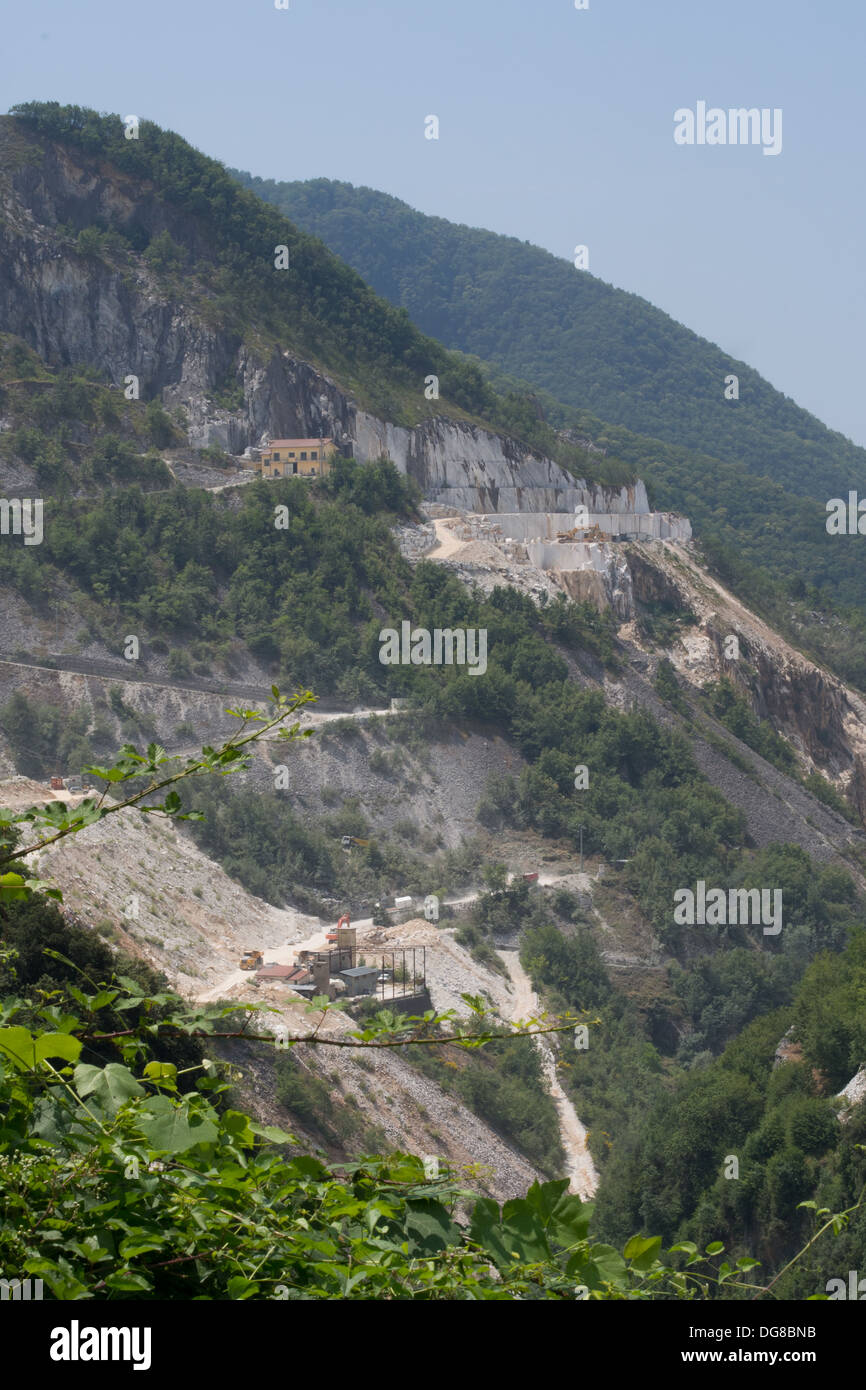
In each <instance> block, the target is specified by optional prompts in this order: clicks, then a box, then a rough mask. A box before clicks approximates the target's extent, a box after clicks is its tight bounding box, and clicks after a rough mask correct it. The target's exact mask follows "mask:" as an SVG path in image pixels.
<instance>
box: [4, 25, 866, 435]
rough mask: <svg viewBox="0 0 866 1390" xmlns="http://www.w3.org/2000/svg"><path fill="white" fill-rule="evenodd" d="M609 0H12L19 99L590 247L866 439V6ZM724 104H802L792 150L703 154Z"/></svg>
mask: <svg viewBox="0 0 866 1390" xmlns="http://www.w3.org/2000/svg"><path fill="white" fill-rule="evenodd" d="M588 2H589V8H588V9H583V10H578V9H576V8H575V0H369V2H368V0H288V8H287V9H277V7H276V6H277V4H281V3H283V0H148V2H147V4H146V5H137V4H124V3H122V2H121V3H119V2H118V0H77V3H76V4H75V5H70V4H69V3H68V0H40V3H39V4H38V5H31V6H27V5H22V4H21V3H20V0H11V2H10V0H0V33H2V35H3V57H4V62H3V75H2V76H0V110H8V109H9V108H10V107H11V106H13V105H14V104H15V103H16V102H19V101H32V100H58V101H61V102H75V103H78V104H80V105H83V106H91V107H95V108H97V109H98V110H101V111H112V112H117V113H118V114H119V115H124V116H125V115H128V114H134V115H138V116H139V117H141V118H148V119H150V120H155V121H157V122H158V123H159V124H160V125H161V126H163V127H166V128H170V129H173V130H176V131H177V132H178V133H179V134H181V135H182V136H184V138H186V139H187V140H189V141H190V142H191V143H192V144H194V145H196V146H197V147H198V148H199V149H201V150H203V151H204V152H205V153H207V154H209V155H212V156H214V157H215V158H217V159H221V160H223V161H224V162H225V163H226V164H228V165H230V166H234V167H236V168H240V169H246V170H249V171H250V172H251V173H254V174H260V175H261V176H262V177H265V178H274V179H286V180H291V179H306V178H320V177H326V178H335V179H344V180H346V181H348V182H350V183H354V184H367V185H369V186H370V187H372V188H377V189H381V190H382V191H384V192H386V193H391V194H394V195H395V196H396V197H398V198H402V199H404V200H405V201H406V202H407V203H409V204H411V205H412V206H413V207H416V208H418V209H420V210H421V211H422V212H426V213H433V214H435V215H437V216H440V217H447V218H449V219H450V220H452V221H455V222H463V223H467V224H468V225H470V226H479V227H487V228H490V229H491V230H492V231H496V232H503V233H507V234H509V235H511V236H517V237H520V238H521V239H522V240H526V241H529V242H533V243H534V244H536V245H538V246H543V247H545V248H546V249H547V250H549V251H552V252H553V253H554V254H555V255H560V256H563V257H566V258H568V259H571V258H572V257H573V255H574V248H575V247H576V246H577V245H585V246H587V247H588V250H589V270H590V272H591V273H592V274H594V275H597V276H599V277H600V278H601V279H602V280H605V281H607V282H609V283H611V284H614V285H617V286H618V287H620V288H622V289H626V290H630V291H632V292H633V293H635V294H639V295H642V296H643V297H644V298H646V299H649V300H651V301H652V303H654V304H656V305H658V307H659V308H661V309H664V310H665V311H666V312H667V313H669V314H671V315H672V316H673V317H674V318H675V319H677V320H679V321H680V322H681V323H684V324H686V325H687V326H688V327H689V328H692V329H693V330H694V331H695V332H696V333H699V334H701V335H702V336H703V337H705V338H709V339H710V340H711V341H713V342H716V343H718V344H719V345H720V346H721V347H722V348H723V349H724V350H725V351H726V352H728V353H730V354H731V355H733V356H734V357H738V358H741V359H743V360H744V361H746V362H748V363H749V364H750V365H751V366H753V367H755V368H757V369H758V370H759V371H760V372H761V373H762V374H763V375H764V376H765V377H767V378H768V380H769V381H770V382H771V383H772V384H773V385H774V386H775V387H777V388H778V389H779V390H781V391H783V392H784V393H785V394H786V395H788V396H791V397H792V398H793V399H794V400H796V401H797V402H798V404H800V405H802V406H805V407H806V408H807V409H809V410H811V411H813V412H814V413H815V414H816V415H817V416H819V418H821V419H822V420H824V421H825V422H826V423H827V424H828V425H830V426H831V427H832V428H834V429H837V430H840V431H841V432H842V433H843V434H846V435H848V436H849V437H850V438H852V439H854V440H855V441H856V442H857V443H859V444H863V445H866V390H864V389H863V386H864V375H866V363H864V353H863V349H862V332H863V323H864V310H866V271H864V255H866V251H864V247H863V234H862V229H863V226H864V221H866V206H864V204H866V196H864V168H866V165H864V158H863V149H862V141H863V130H864V121H863V111H862V105H863V101H862V98H861V93H862V92H863V90H864V84H863V73H864V69H866V3H864V0H725V3H724V4H721V3H715V0H588ZM699 101H705V102H706V103H707V105H708V107H719V108H722V109H723V110H728V109H729V108H731V107H741V106H745V107H758V108H760V109H763V108H768V109H771V110H772V109H775V108H779V109H781V112H782V125H781V131H782V148H781V152H780V153H779V154H777V155H775V156H774V155H765V154H764V153H763V150H762V148H761V147H760V146H751V145H749V146H742V145H733V146H732V145H725V146H719V145H709V144H703V145H698V144H694V145H678V144H677V143H675V141H674V112H675V111H677V110H679V109H684V108H691V109H692V110H695V109H696V107H697V103H698V102H699ZM430 115H435V116H437V117H438V119H439V139H438V140H429V139H426V138H425V121H426V118H427V117H428V116H430Z"/></svg>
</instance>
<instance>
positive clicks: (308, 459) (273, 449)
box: [256, 439, 339, 478]
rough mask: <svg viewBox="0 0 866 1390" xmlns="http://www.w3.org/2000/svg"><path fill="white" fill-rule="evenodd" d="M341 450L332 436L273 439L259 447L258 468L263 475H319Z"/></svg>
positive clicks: (316, 476)
mask: <svg viewBox="0 0 866 1390" xmlns="http://www.w3.org/2000/svg"><path fill="white" fill-rule="evenodd" d="M338 452H339V450H338V449H337V446H336V444H335V443H334V441H333V439H272V440H271V442H270V444H268V446H267V447H266V448H262V449H261V450H260V457H259V462H258V463H257V464H256V467H257V469H259V471H260V472H261V475H262V477H263V478H289V477H291V476H292V475H293V474H296V475H297V476H298V477H299V478H320V477H324V476H325V474H327V473H328V472H329V471H330V468H331V459H332V458H333V457H334V455H335V454H336V453H338Z"/></svg>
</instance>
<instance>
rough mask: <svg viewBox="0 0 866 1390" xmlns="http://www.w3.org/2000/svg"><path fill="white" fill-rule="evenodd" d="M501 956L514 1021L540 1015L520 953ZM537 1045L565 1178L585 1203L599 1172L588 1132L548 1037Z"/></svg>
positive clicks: (590, 1195)
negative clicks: (559, 1072) (556, 1123)
mask: <svg viewBox="0 0 866 1390" xmlns="http://www.w3.org/2000/svg"><path fill="white" fill-rule="evenodd" d="M498 954H499V956H500V958H501V960H502V962H503V964H504V965H505V968H506V969H507V971H508V975H509V978H510V980H511V983H512V985H513V986H514V1000H513V1005H512V1011H511V1021H512V1022H513V1023H517V1022H519V1021H521V1020H526V1019H529V1018H535V1017H537V1016H538V1013H539V1011H540V1005H539V1002H538V995H537V994H536V993H535V990H534V989H533V988H532V983H531V981H530V979H529V976H528V975H527V974H526V971H525V970H524V968H523V966H522V965H521V963H520V954H519V952H518V951H515V950H511V951H506V950H501V949H500V951H499V953H498ZM535 1045H536V1047H537V1048H538V1050H539V1052H540V1054H541V1068H542V1071H543V1072H544V1077H545V1080H546V1082H547V1089H548V1092H549V1094H550V1096H551V1099H552V1100H553V1103H554V1105H555V1106H556V1113H557V1117H558V1119H559V1134H560V1139H561V1142H562V1147H563V1149H564V1151H565V1159H566V1174H567V1176H568V1180H569V1184H568V1185H569V1191H571V1192H576V1193H577V1194H578V1196H579V1197H582V1198H583V1199H584V1201H587V1200H588V1199H589V1198H591V1197H593V1196H594V1195H595V1192H596V1189H597V1187H598V1181H599V1179H598V1172H597V1170H596V1166H595V1164H594V1163H593V1161H592V1155H591V1154H590V1152H589V1145H588V1144H587V1136H586V1128H585V1126H584V1125H582V1124H581V1122H580V1120H579V1119H578V1116H577V1111H576V1110H575V1108H574V1106H573V1105H572V1103H571V1101H570V1100H569V1098H568V1096H567V1095H566V1094H565V1091H564V1090H563V1088H562V1083H561V1082H560V1080H559V1077H558V1076H557V1073H556V1054H555V1052H554V1050H553V1047H552V1046H551V1043H550V1041H549V1039H548V1038H546V1037H536V1038H535Z"/></svg>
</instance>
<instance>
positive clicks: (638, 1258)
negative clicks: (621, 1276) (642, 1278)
mask: <svg viewBox="0 0 866 1390" xmlns="http://www.w3.org/2000/svg"><path fill="white" fill-rule="evenodd" d="M661 1243H662V1240H661V1236H632V1238H631V1240H630V1241H629V1243H628V1245H627V1246H626V1247H625V1249H624V1250H623V1252H622V1253H623V1255H624V1256H625V1258H626V1259H627V1260H631V1262H632V1265H633V1266H634V1268H635V1269H638V1270H641V1271H643V1270H646V1269H649V1267H650V1265H652V1264H653V1262H654V1261H655V1260H656V1259H657V1257H658V1253H659V1251H660V1249H661Z"/></svg>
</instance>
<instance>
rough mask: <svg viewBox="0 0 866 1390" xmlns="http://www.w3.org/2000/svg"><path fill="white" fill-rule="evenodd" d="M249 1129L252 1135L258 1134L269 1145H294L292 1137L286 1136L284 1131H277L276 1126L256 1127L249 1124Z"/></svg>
mask: <svg viewBox="0 0 866 1390" xmlns="http://www.w3.org/2000/svg"><path fill="white" fill-rule="evenodd" d="M250 1129H251V1130H252V1132H253V1134H258V1136H259V1137H260V1138H261V1139H267V1141H268V1143H269V1144H296V1143H297V1140H296V1139H295V1137H294V1135H291V1134H287V1133H286V1131H285V1130H284V1129H278V1128H277V1126H276V1125H257V1124H253V1123H252V1122H250Z"/></svg>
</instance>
